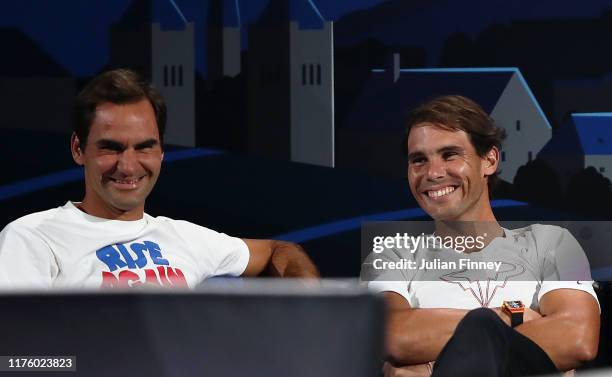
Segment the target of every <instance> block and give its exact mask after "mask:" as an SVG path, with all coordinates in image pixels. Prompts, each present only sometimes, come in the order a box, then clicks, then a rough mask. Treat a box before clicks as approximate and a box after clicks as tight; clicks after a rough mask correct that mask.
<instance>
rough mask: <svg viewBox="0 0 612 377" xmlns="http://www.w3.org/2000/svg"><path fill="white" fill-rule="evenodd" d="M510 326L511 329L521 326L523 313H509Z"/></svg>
mask: <svg viewBox="0 0 612 377" xmlns="http://www.w3.org/2000/svg"><path fill="white" fill-rule="evenodd" d="M510 324H511V326H512V327H516V326H518V325H522V324H523V312H515V313H512V312H510Z"/></svg>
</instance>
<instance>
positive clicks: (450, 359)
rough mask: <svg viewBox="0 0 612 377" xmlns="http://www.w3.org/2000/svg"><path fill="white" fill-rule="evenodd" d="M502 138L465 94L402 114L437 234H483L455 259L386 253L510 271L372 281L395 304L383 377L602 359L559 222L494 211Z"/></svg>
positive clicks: (584, 267) (591, 312)
mask: <svg viewBox="0 0 612 377" xmlns="http://www.w3.org/2000/svg"><path fill="white" fill-rule="evenodd" d="M503 137H504V132H503V129H501V128H499V127H497V126H495V124H494V122H493V121H492V119H491V118H490V117H489V116H488V115H487V114H486V113H485V112H484V111H483V110H482V108H481V107H480V106H479V105H477V104H476V103H474V102H473V101H471V100H469V99H467V98H465V97H461V96H443V97H438V98H436V99H434V100H432V101H429V102H427V103H425V104H423V105H421V106H419V107H417V108H416V109H414V110H413V111H412V112H411V113H410V114H409V116H408V118H407V132H406V141H405V147H406V152H407V156H408V182H409V185H410V190H411V192H412V194H413V196H414V197H415V199H416V200H417V202H418V203H419V206H420V207H421V208H422V209H423V210H424V211H425V212H426V213H427V214H428V215H430V216H431V217H432V218H433V220H434V223H435V233H434V235H432V236H433V237H446V236H453V237H455V236H459V235H460V236H462V237H465V236H470V237H482V238H481V239H482V241H483V245H484V247H480V248H478V247H472V248H470V249H469V250H467V251H466V252H462V253H459V254H457V252H458V251H457V250H458V249H457V250H451V252H450V253H448V254H443V252H444V251H445V250H443V248H442V249H435V248H433V249H431V248H430V249H428V248H426V247H421V248H419V249H418V250H417V251H416V253H415V254H412V255H410V254H408V255H407V256H404V254H402V253H401V252H400V251H398V250H397V249H395V250H391V252H390V253H389V254H388V255H387V258H388V259H389V260H391V261H393V260H399V258H404V257H405V258H413V259H415V262H419V260H418V259H419V258H420V259H422V260H425V261H431V260H432V259H433V258H438V257H439V256H440V255H448V256H449V258H450V259H452V258H459V257H456V256H457V255H460V257H461V258H464V257H465V258H470V260H471V261H482V262H496V263H499V264H500V266H502V265H503V266H505V267H508V268H507V269H506V275H505V277H504V279H503V280H502V281H499V280H487V279H485V280H484V281H482V279H479V278H473V277H471V276H472V275H471V274H472V271H469V269H467V268H459V269H457V268H455V269H452V268H451V270H450V271H448V270H446V271H443V268H442V267H440V268H438V269H436V268H432V267H430V268H426V269H424V270H421V271H416V269H415V271H414V272H413V271H409V272H402V273H401V274H400V275H401V278H399V279H398V278H388V277H387V278H385V277H384V276H383V275H381V276H380V278H378V279H373V280H374V281H371V282H370V286H371V287H373V288H374V289H376V290H378V291H381V292H384V296H385V299H386V301H387V303H388V305H389V307H390V314H389V319H388V326H387V351H388V356H389V362H388V363H386V364H385V368H384V370H385V374H386V375H387V376H393V375H395V376H402V375H405V376H419V375H426V376H428V375H430V374H432V372H433V374H432V375H433V376H470V377H474V376H524V375H535V374H542V373H551V372H552V373H554V372H557V373H558V371H561V370H570V369H572V368H575V367H577V366H579V365H580V364H581V363H583V362H585V361H588V360H591V359H593V358H594V357H595V355H596V354H597V346H598V339H599V307H598V301H597V297H596V295H595V293H594V291H593V288H592V281H591V278H590V273H589V269H588V262H587V261H586V258H585V257H584V253H583V251H582V249H581V247H580V245H579V244H578V242H577V241H576V240H575V239H574V238H573V236H572V235H571V234H570V233H569V232H568V231H567V230H565V229H563V228H560V227H555V226H549V225H539V224H535V225H532V226H528V227H525V228H521V229H514V230H510V229H504V228H502V227H501V226H500V225H499V224H498V223H497V220H496V218H495V215H494V214H493V210H492V208H491V204H490V201H489V196H490V186H491V183H492V179H494V178H495V175H496V173H497V168H498V164H499V160H500V148H501V141H502V139H503ZM566 255H571V258H574V259H572V261H573V262H576V261H577V262H576V263H575V265H572V266H571V267H572V268H573V269H574V270H578V271H580V274H581V275H579V276H581V277H582V278H581V279H573V281H567V280H570V279H565V278H564V277H567V276H568V275H563V273H561V276H559V274H560V273H559V270H561V268H557V267H559V266H558V263H560V262H559V261H561V260H564V259H563V258H565V257H566ZM420 262H422V261H420ZM555 263H557V265H556V264H555ZM449 266H452V265H451V264H449ZM387 272H389V271H387ZM387 272H385V273H387ZM392 272H393V273H395V274H397V271H392ZM479 273H480V274H481V275H478V273H476V272H474V274H476V275H475V276H484V275H482V272H479ZM383 274H384V273H383ZM510 275H512V276H513V277H514V278H515V279H514V280H512V279H509V276H510ZM395 276H398V275H395ZM493 276H497V277H499V276H501V275H500V274H497V275H493ZM479 280H480V281H479ZM577 280H581V281H577ZM502 303H503V304H502ZM502 306H504V307H505V309H504V308H502ZM433 362H435V364H434V363H433ZM432 366H433V370H432Z"/></svg>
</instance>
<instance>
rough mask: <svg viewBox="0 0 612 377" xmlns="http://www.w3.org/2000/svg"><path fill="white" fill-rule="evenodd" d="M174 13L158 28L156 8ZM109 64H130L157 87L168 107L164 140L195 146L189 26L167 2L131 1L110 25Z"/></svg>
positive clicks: (170, 142)
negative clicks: (169, 21)
mask: <svg viewBox="0 0 612 377" xmlns="http://www.w3.org/2000/svg"><path fill="white" fill-rule="evenodd" d="M162 11H163V12H172V13H173V14H176V15H177V17H176V18H177V23H176V24H173V25H171V26H170V27H167V26H164V27H162V26H161V25H160V23H158V22H155V21H154V20H155V19H156V15H157V14H159V12H162ZM110 39H111V42H110V66H111V67H128V68H133V69H135V70H137V71H138V72H140V73H141V74H143V75H144V76H145V77H146V78H147V79H149V80H151V81H152V83H153V84H154V85H155V86H156V87H157V88H158V89H159V90H160V91H161V93H162V94H163V96H164V98H165V100H166V105H167V107H168V120H167V127H166V134H165V138H164V141H165V143H167V144H173V145H180V146H188V147H193V146H195V142H196V129H195V77H194V76H195V71H194V69H195V68H194V64H195V62H194V35H193V24H192V23H189V22H186V20H185V19H184V18H183V17H182V14H180V10H178V9H172V6H171V5H170V2H168V1H160V0H133V1H132V3H131V5H130V7H129V8H128V10H127V11H126V13H125V15H124V16H123V18H122V19H121V20H120V21H119V22H118V23H116V24H114V25H113V26H112V27H111V38H110Z"/></svg>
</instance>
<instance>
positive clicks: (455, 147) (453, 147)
mask: <svg viewBox="0 0 612 377" xmlns="http://www.w3.org/2000/svg"><path fill="white" fill-rule="evenodd" d="M437 152H438V153H444V152H463V148H462V147H460V146H458V145H447V146H444V147H442V148H440V149H438V151H437Z"/></svg>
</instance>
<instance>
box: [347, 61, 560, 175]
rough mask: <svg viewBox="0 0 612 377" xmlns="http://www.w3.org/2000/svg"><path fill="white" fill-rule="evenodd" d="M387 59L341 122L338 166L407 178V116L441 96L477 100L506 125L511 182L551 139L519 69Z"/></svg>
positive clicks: (505, 169)
mask: <svg viewBox="0 0 612 377" xmlns="http://www.w3.org/2000/svg"><path fill="white" fill-rule="evenodd" d="M389 60H390V64H389V66H388V67H387V68H385V69H374V70H372V74H371V76H370V78H369V80H368V81H367V83H366V84H365V86H364V89H363V91H362V94H361V96H360V97H359V99H358V100H357V101H356V102H355V103H354V105H353V107H352V109H351V110H350V111H349V113H348V114H347V116H346V117H345V120H344V121H343V123H342V124H341V125H340V126H339V127H338V130H337V133H336V135H337V165H338V166H339V167H346V168H350V169H355V170H361V171H367V172H370V173H376V174H382V175H387V176H392V177H396V178H397V177H405V171H406V160H405V156H404V155H403V146H402V143H403V141H404V129H405V125H404V119H405V116H406V114H407V113H408V111H409V110H410V109H412V108H414V107H416V106H418V105H419V104H421V103H423V102H426V101H427V100H430V99H433V98H434V97H437V96H440V95H448V94H458V95H463V96H466V97H468V98H470V99H472V100H474V101H476V102H477V103H478V104H480V105H481V106H482V107H483V109H484V110H485V111H486V112H488V113H489V114H490V116H491V117H492V118H493V119H494V121H495V122H496V124H497V125H499V126H501V127H503V128H505V130H506V134H507V137H506V140H505V141H504V143H503V146H502V151H501V161H500V177H501V178H502V179H504V180H506V181H508V182H512V181H513V179H514V176H515V174H516V172H517V170H518V168H519V167H520V166H521V165H524V164H525V163H527V162H528V161H531V160H532V159H534V158H535V157H536V155H537V153H538V152H539V151H540V150H541V149H542V147H543V146H544V145H545V144H546V143H547V142H548V140H550V138H551V135H552V131H551V126H550V124H549V122H548V120H547V118H546V116H545V115H544V113H543V112H542V110H541V108H540V106H539V105H538V102H537V100H536V99H535V98H534V96H533V94H532V92H531V90H530V89H529V86H528V85H527V83H526V82H525V79H524V78H523V75H522V74H521V72H520V71H519V70H518V69H517V68H439V69H437V68H434V69H401V68H400V64H399V59H398V58H397V56H395V58H394V59H389Z"/></svg>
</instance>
